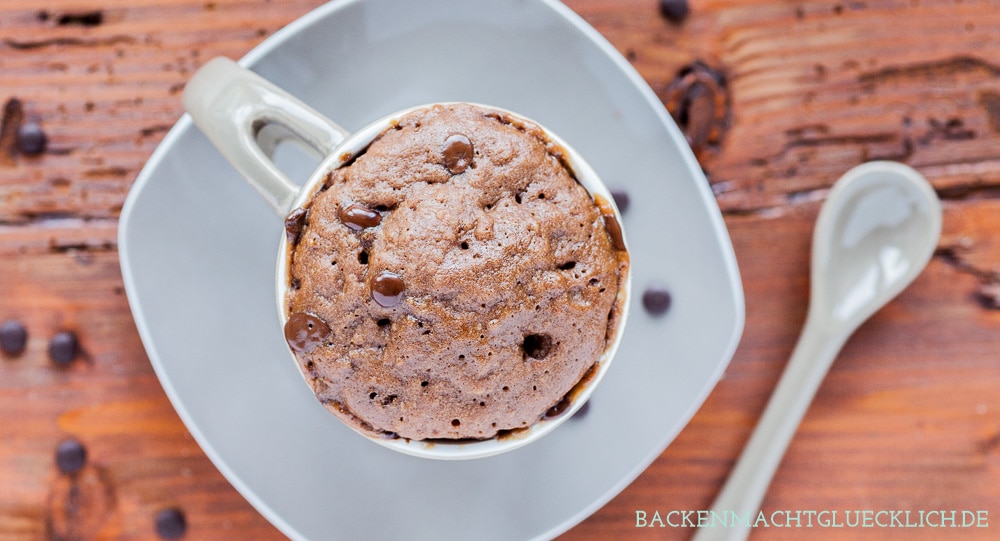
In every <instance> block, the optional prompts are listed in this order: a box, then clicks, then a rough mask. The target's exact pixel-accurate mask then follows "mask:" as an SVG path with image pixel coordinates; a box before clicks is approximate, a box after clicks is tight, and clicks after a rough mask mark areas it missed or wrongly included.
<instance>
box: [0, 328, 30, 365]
mask: <svg viewBox="0 0 1000 541" xmlns="http://www.w3.org/2000/svg"><path fill="white" fill-rule="evenodd" d="M27 345H28V330H27V329H25V328H24V325H23V324H22V323H21V322H20V321H14V320H10V321H5V322H4V324H3V325H0V350H3V352H4V353H5V354H7V355H10V356H15V355H20V354H21V353H23V352H24V348H25V347H26V346H27Z"/></svg>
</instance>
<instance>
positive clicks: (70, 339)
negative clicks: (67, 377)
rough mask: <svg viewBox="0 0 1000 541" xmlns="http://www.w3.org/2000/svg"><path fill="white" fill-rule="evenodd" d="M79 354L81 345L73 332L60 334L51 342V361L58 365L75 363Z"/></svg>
mask: <svg viewBox="0 0 1000 541" xmlns="http://www.w3.org/2000/svg"><path fill="white" fill-rule="evenodd" d="M79 352H80V343H79V341H77V339H76V333H74V332H73V331H63V332H60V333H58V334H56V335H55V336H53V337H52V339H51V340H49V359H51V360H52V362H54V363H56V364H58V365H61V366H66V365H68V364H69V363H71V362H73V359H75V358H76V355H77V353H79Z"/></svg>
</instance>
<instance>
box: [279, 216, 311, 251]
mask: <svg viewBox="0 0 1000 541" xmlns="http://www.w3.org/2000/svg"><path fill="white" fill-rule="evenodd" d="M307 216H309V209H304V208H297V209H295V210H293V211H291V212H289V213H288V216H286V217H285V237H286V238H287V239H288V244H291V245H293V246H294V245H295V244H297V243H298V242H299V238H301V237H302V228H304V227H305V226H306V217H307Z"/></svg>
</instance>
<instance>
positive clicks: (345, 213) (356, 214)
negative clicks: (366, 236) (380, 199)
mask: <svg viewBox="0 0 1000 541" xmlns="http://www.w3.org/2000/svg"><path fill="white" fill-rule="evenodd" d="M339 215H340V221H341V222H343V224H344V225H346V226H347V227H348V228H350V229H351V231H361V230H362V229H365V228H367V227H375V226H376V225H378V224H380V223H382V215H381V214H379V213H378V212H376V211H374V210H372V209H370V208H368V207H366V206H364V205H361V204H358V203H352V204H350V205H348V206H347V207H346V208H345V207H340V211H339Z"/></svg>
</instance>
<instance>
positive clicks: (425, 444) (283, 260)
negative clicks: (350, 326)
mask: <svg viewBox="0 0 1000 541" xmlns="http://www.w3.org/2000/svg"><path fill="white" fill-rule="evenodd" d="M457 104H468V105H472V106H475V107H480V108H483V109H487V110H493V111H496V112H499V113H502V114H505V115H509V116H510V117H512V118H514V119H516V120H518V121H520V122H525V123H529V124H532V125H535V126H538V128H539V129H540V130H541V131H542V133H543V134H544V135H545V137H546V138H548V139H549V142H551V143H552V144H554V145H555V146H556V147H557V148H559V149H560V150H562V151H563V156H562V162H563V165H564V166H565V167H568V168H569V169H570V171H571V172H572V173H573V177H574V179H575V180H576V181H577V182H578V183H579V184H580V185H581V186H583V188H584V189H586V190H587V192H588V193H589V194H590V195H591V196H592V197H594V196H600V197H601V198H603V199H604V200H605V201H607V204H608V206H609V207H610V208H611V209H612V211H613V212H614V216H615V218H616V219H617V220H618V223H619V224H621V223H622V219H621V212H620V210H619V209H618V206H617V205H616V204H615V201H614V198H613V197H612V195H611V192H610V191H609V190H608V188H607V186H606V185H605V184H604V182H603V181H602V180H601V179H600V177H599V176H598V175H597V173H596V172H595V171H594V169H593V168H592V167H591V166H590V165H589V164H588V163H587V162H586V161H585V160H584V159H583V157H582V156H581V155H580V154H579V153H578V152H577V151H576V150H575V149H574V148H573V147H572V146H570V145H569V144H567V143H566V142H565V141H564V140H563V139H562V138H560V137H559V136H558V135H556V134H554V133H553V132H552V131H550V130H549V129H548V128H546V127H545V126H543V125H542V124H539V123H538V122H536V121H534V120H532V119H530V118H527V117H525V116H524V115H521V114H518V113H515V112H513V111H510V110H508V109H504V108H502V107H497V106H494V105H487V104H482V103H476V102H468V101H445V102H432V103H425V104H421V105H415V106H411V107H407V108H404V109H401V110H398V111H396V112H394V113H390V114H388V115H385V116H383V117H381V118H379V119H378V120H375V121H373V122H371V123H369V124H368V125H367V126H365V127H363V128H361V129H360V130H358V131H356V132H354V133H352V134H350V135H348V136H347V137H345V139H344V140H343V141H342V142H341V143H340V144H339V145H337V147H336V148H334V150H333V151H332V152H331V153H330V154H329V155H328V156H326V157H325V158H323V160H322V161H321V162H320V163H319V165H318V166H317V167H316V169H315V170H314V171H313V172H312V173H311V174H310V176H309V178H308V179H307V180H306V181H305V182H304V183H303V184H302V186H301V187H300V188H299V192H298V194H297V195H296V197H295V199H294V200H293V203H292V205H291V207H290V211H294V210H296V209H299V208H303V207H304V206H305V205H306V204H307V203H308V202H309V201H311V200H312V199H313V197H314V196H315V195H316V193H317V191H318V190H319V188H320V187H321V186H322V185H323V182H324V180H325V179H326V176H327V174H328V173H330V172H332V171H334V170H336V169H339V168H341V167H343V166H345V165H348V164H350V163H351V162H352V161H353V160H354V158H356V157H358V156H360V155H361V154H363V153H364V152H365V151H366V150H367V149H368V146H369V145H371V143H372V142H374V140H375V139H376V138H377V137H378V136H379V135H381V134H382V133H384V132H385V131H386V130H387V129H389V128H390V127H392V126H393V125H394V123H396V122H398V121H399V119H401V118H402V117H404V116H406V115H407V114H409V113H412V112H414V111H419V110H422V109H429V108H432V107H434V106H449V105H457ZM595 199H596V198H595ZM622 239H623V241H624V243H625V246H626V250H625V251H626V253H627V254H629V253H630V252H629V251H628V238H627V236H626V234H625V232H624V231H622ZM291 249H292V247H290V246H289V243H288V238H287V235H286V234H285V233H284V230H282V231H281V241H280V246H279V248H278V261H277V264H276V272H275V299H276V301H277V308H278V317H279V321H280V323H281V326H282V328H283V327H284V325H285V323H286V322H287V321H288V318H289V314H288V294H287V293H288V289H289V287H290V277H289V270H290V266H291V265H290V262H291V253H290V250H291ZM631 264H632V263H631V256H630V255H629V263H628V264H627V265H625V266H624V275H625V276H624V280H619V285H618V293H617V296H616V298H615V304H616V305H617V308H618V310H619V314H620V317H619V319H618V326H617V327H616V328H615V330H614V335H613V336H612V338H611V340H610V341H608V342H607V343H606V344H605V348H604V351H603V352H602V353H601V356H600V357H599V358H598V360H597V361H596V362H595V365H594V366H596V367H597V369H596V371H594V373H593V375H591V376H590V377H588V376H586V375H585V376H584V379H581V381H580V382H579V383H578V384H577V387H579V389H578V388H577V387H574V389H573V390H572V391H570V392H571V393H572V395H573V396H572V397H571V398H572V400H571V403H570V407H569V408H568V409H567V410H566V411H564V412H562V413H561V414H559V415H558V416H556V417H553V418H544V417H543V418H542V419H539V420H538V421H536V422H534V423H532V424H530V425H528V426H526V427H522V428H516V429H513V430H511V431H508V433H506V434H503V435H498V436H493V437H492V438H486V439H481V440H447V439H431V440H414V439H409V438H403V437H388V436H386V437H382V436H379V435H377V434H372V433H370V432H365V431H363V430H361V429H360V428H358V427H356V426H354V425H353V424H352V423H349V422H344V424H345V425H347V426H348V427H350V428H351V429H352V430H353V431H354V432H356V433H358V434H360V435H362V436H364V437H365V438H366V439H368V440H370V441H372V442H375V443H377V444H379V445H381V446H383V447H387V448H389V449H393V450H395V451H398V452H401V453H403V454H407V455H411V456H416V457H421V458H432V459H441V460H463V459H474V458H485V457H489V456H494V455H498V454H501V453H505V452H507V451H512V450H514V449H517V448H519V447H523V446H524V445H527V444H528V443H531V442H534V441H536V440H538V439H539V438H541V437H542V436H544V435H546V434H549V433H550V432H552V431H553V430H555V429H556V428H557V427H558V426H560V425H561V424H562V423H564V422H565V421H566V420H568V419H569V418H571V417H573V415H574V414H575V413H576V412H577V411H578V410H579V409H580V408H581V407H582V406H583V404H585V403H586V402H587V400H588V399H589V398H590V395H591V394H592V393H593V391H594V389H595V388H597V386H598V384H599V383H600V381H601V380H602V379H603V378H604V375H605V373H606V372H607V370H608V367H609V366H610V365H611V363H612V361H613V360H614V357H615V354H616V353H617V351H618V347H619V345H620V343H621V339H622V335H623V334H624V330H625V326H626V320H627V319H628V312H629V306H630V304H631V298H632V295H631V289H632V272H631ZM285 347H286V349H287V350H288V353H289V355H290V356H291V357H292V360H293V361H294V362H295V363H296V368H298V369H299V373H300V375H301V376H302V378H303V379H304V380H305V381H306V384H307V385H308V384H309V381H308V379H307V377H306V374H305V373H304V372H303V371H302V370H301V367H299V366H298V364H299V363H298V359H297V358H296V356H295V353H294V352H293V351H292V350H291V348H289V347H288V344H287V342H286V343H285ZM311 387H312V386H311V385H310V389H311ZM341 421H343V419H341Z"/></svg>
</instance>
